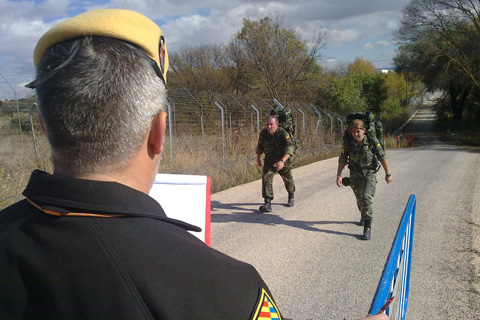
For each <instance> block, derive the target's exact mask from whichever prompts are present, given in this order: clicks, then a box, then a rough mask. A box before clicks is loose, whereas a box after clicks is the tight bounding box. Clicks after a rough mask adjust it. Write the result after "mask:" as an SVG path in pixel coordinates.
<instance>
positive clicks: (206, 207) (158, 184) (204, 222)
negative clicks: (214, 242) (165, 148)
mask: <svg viewBox="0 0 480 320" xmlns="http://www.w3.org/2000/svg"><path fill="white" fill-rule="evenodd" d="M210 191H211V180H210V177H207V176H196V175H184V174H162V173H159V174H157V176H156V178H155V182H154V184H153V186H152V189H151V190H150V196H151V197H152V198H154V199H155V200H157V201H158V203H160V205H161V206H162V208H163V210H164V211H165V214H166V215H167V217H169V218H173V219H177V220H181V221H184V222H187V223H190V224H193V225H195V226H197V227H200V228H202V231H201V232H193V231H191V233H192V234H193V235H194V236H196V237H197V238H199V239H200V240H202V241H203V242H205V243H206V244H207V245H209V246H210V245H211V238H210V234H211V233H210V224H211V220H210V210H211V206H210Z"/></svg>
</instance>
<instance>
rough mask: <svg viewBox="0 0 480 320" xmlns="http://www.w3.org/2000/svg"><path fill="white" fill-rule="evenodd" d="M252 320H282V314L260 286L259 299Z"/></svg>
mask: <svg viewBox="0 0 480 320" xmlns="http://www.w3.org/2000/svg"><path fill="white" fill-rule="evenodd" d="M252 320H282V316H281V315H280V312H279V311H278V309H277V306H276V305H275V302H273V299H272V298H270V296H269V295H268V293H267V292H266V291H265V289H263V288H261V292H260V299H259V300H258V303H257V306H256V309H255V313H254V315H253V317H252Z"/></svg>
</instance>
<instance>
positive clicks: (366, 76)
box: [348, 57, 388, 114]
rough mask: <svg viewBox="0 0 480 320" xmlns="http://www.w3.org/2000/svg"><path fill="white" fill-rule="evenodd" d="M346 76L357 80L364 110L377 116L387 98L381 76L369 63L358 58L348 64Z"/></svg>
mask: <svg viewBox="0 0 480 320" xmlns="http://www.w3.org/2000/svg"><path fill="white" fill-rule="evenodd" d="M348 74H349V75H350V77H356V78H357V79H358V82H357V83H358V85H359V86H360V87H359V89H360V91H361V96H362V98H363V100H364V102H365V108H366V109H367V110H368V111H371V112H373V113H375V114H379V113H380V112H381V106H382V104H383V102H384V101H385V100H386V99H387V97H388V96H387V88H386V86H385V81H384V77H383V75H382V74H377V69H376V68H375V66H374V65H373V64H372V63H371V62H370V61H368V60H366V59H363V58H358V57H357V58H356V59H355V61H354V62H352V63H351V64H349V66H348Z"/></svg>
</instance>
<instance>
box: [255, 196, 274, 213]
mask: <svg viewBox="0 0 480 320" xmlns="http://www.w3.org/2000/svg"><path fill="white" fill-rule="evenodd" d="M258 209H259V210H260V211H262V212H271V211H272V199H268V198H267V199H265V203H264V204H263V206H260V208H258Z"/></svg>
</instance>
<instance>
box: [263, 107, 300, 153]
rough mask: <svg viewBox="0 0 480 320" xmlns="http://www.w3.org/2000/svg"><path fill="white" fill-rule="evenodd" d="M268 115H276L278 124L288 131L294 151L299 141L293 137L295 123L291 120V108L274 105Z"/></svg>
mask: <svg viewBox="0 0 480 320" xmlns="http://www.w3.org/2000/svg"><path fill="white" fill-rule="evenodd" d="M270 115H272V116H276V117H277V118H278V124H279V125H280V126H281V127H282V128H283V129H285V130H286V131H287V132H288V134H289V135H290V138H291V139H292V142H293V151H294V152H295V151H296V150H297V149H298V147H299V143H298V140H297V138H295V124H294V122H293V115H292V109H290V108H287V107H284V106H282V105H274V106H273V107H272V109H271V110H270Z"/></svg>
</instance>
